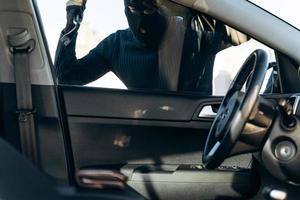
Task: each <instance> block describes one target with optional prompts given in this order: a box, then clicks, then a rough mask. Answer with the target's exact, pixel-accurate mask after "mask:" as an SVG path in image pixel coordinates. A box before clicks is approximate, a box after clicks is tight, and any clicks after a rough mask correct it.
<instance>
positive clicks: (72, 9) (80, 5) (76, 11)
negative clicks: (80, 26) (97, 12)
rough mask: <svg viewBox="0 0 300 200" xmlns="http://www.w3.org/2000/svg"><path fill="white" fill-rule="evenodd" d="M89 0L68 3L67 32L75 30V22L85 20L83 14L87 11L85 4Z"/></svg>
mask: <svg viewBox="0 0 300 200" xmlns="http://www.w3.org/2000/svg"><path fill="white" fill-rule="evenodd" d="M86 2H87V0H68V1H67V9H66V10H67V24H66V27H65V29H64V31H65V32H67V31H69V30H71V29H72V28H74V26H75V24H74V20H76V21H77V22H79V23H80V22H81V20H82V18H83V12H84V10H85V4H86Z"/></svg>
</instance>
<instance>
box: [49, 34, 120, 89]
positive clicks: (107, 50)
mask: <svg viewBox="0 0 300 200" xmlns="http://www.w3.org/2000/svg"><path fill="white" fill-rule="evenodd" d="M76 38H77V33H76V34H75V35H73V36H72V38H71V42H70V43H69V44H68V45H64V44H63V42H62V41H59V42H58V46H57V49H56V55H55V63H54V67H55V72H56V75H57V78H58V80H59V82H60V83H62V84H75V85H84V84H87V83H89V82H92V81H94V80H97V79H98V78H100V77H101V76H103V75H104V74H105V73H107V72H109V71H110V70H111V57H112V54H113V51H114V48H115V35H114V34H111V35H110V36H108V37H107V38H105V39H104V40H103V41H101V42H100V43H99V44H98V45H97V47H96V48H94V49H92V50H91V51H90V52H89V53H88V54H87V55H86V56H84V57H83V58H81V59H77V58H76V52H75V47H76Z"/></svg>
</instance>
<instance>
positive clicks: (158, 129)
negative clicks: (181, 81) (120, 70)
mask: <svg viewBox="0 0 300 200" xmlns="http://www.w3.org/2000/svg"><path fill="white" fill-rule="evenodd" d="M52 75H53V76H54V77H55V74H54V73H53V74H52ZM55 87H56V88H57V95H58V96H57V97H58V103H59V105H60V110H59V111H60V113H61V115H60V117H61V122H62V124H61V125H62V126H63V136H64V137H63V140H64V147H65V151H66V154H65V155H66V160H67V166H68V167H67V168H68V174H69V179H70V180H71V183H72V184H75V185H79V186H81V187H87V188H90V189H91V188H93V186H91V185H89V184H87V183H89V182H90V181H92V182H93V181H95V180H96V181H100V182H101V187H104V188H108V189H109V188H115V187H118V188H119V189H120V188H121V187H119V186H116V184H110V183H109V184H107V182H109V181H111V180H113V181H116V180H115V178H116V176H118V175H124V176H125V177H126V184H127V185H128V186H129V187H131V188H133V189H134V190H136V191H137V192H138V193H140V194H142V195H143V196H144V197H146V198H148V199H201V198H203V199H215V198H231V197H232V198H234V197H245V196H247V195H251V194H252V193H254V192H255V190H256V189H258V187H259V186H258V184H257V183H258V180H257V179H256V178H257V177H255V176H253V172H252V171H251V155H249V154H248V155H243V156H235V157H233V158H230V159H228V160H226V161H225V163H224V164H223V166H222V167H220V168H219V169H216V170H206V169H205V168H204V166H203V165H202V152H203V148H204V145H205V141H206V137H207V135H208V133H209V130H210V127H211V125H212V122H213V119H214V115H215V113H216V112H217V109H218V105H219V104H220V103H221V101H222V95H224V93H223V94H222V93H220V94H219V95H220V96H215V95H206V96H203V95H201V94H199V93H191V92H167V91H149V90H144V89H135V90H123V89H111V88H99V87H98V88H95V87H86V86H79V85H63V84H56V85H55ZM87 170H89V172H92V174H91V173H90V174H89V175H88V176H87V175H86V174H85V172H87ZM107 172H111V173H109V174H110V175H106V176H103V173H107ZM99 173H100V178H99ZM82 174H83V175H82ZM79 175H81V176H79ZM78 177H79V179H78ZM82 180H86V182H87V183H86V182H84V181H83V182H82ZM118 181H120V180H119V179H118V180H117V181H116V182H118ZM124 182H125V181H124ZM98 183H99V182H98ZM253 185H257V187H253ZM249 188H251V189H250V190H249Z"/></svg>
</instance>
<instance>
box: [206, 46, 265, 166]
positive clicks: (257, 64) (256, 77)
mask: <svg viewBox="0 0 300 200" xmlns="http://www.w3.org/2000/svg"><path fill="white" fill-rule="evenodd" d="M267 70H268V55H267V53H266V52H265V51H264V50H261V49H258V50H255V51H254V52H253V53H251V55H250V56H249V57H248V58H247V60H246V61H245V62H244V64H243V65H242V67H241V69H240V70H239V72H238V74H237V75H236V77H235V78H234V80H233V82H232V83H231V85H230V87H229V89H228V91H227V94H226V95H225V97H224V99H223V102H222V103H221V106H220V108H219V110H218V113H217V115H216V117H215V119H214V122H213V124H212V127H211V129H210V132H209V135H208V138H207V140H206V144H205V148H204V152H203V156H202V161H203V164H204V165H205V166H206V168H208V169H213V168H216V167H218V166H220V164H221V163H222V162H223V161H224V160H225V159H226V158H227V157H228V156H229V155H230V152H231V151H232V149H233V147H234V145H235V144H236V142H237V140H238V138H239V135H240V134H241V133H242V131H243V129H244V126H245V124H246V122H247V121H248V120H249V118H250V116H251V113H252V111H253V109H254V108H255V106H256V105H257V103H258V98H259V92H260V89H261V86H262V84H263V81H264V78H265V74H266V72H267ZM248 79H249V80H248ZM246 82H247V84H246V89H245V92H242V88H243V86H244V85H245V83H246ZM248 83H249V84H248Z"/></svg>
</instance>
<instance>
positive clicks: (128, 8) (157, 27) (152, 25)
mask: <svg viewBox="0 0 300 200" xmlns="http://www.w3.org/2000/svg"><path fill="white" fill-rule="evenodd" d="M124 5H125V15H126V17H127V21H128V25H129V27H130V29H131V31H132V33H133V34H134V36H135V37H136V39H137V40H138V41H140V42H141V43H143V44H144V45H146V46H158V45H159V43H160V41H161V39H162V37H163V35H164V32H165V30H166V26H167V25H166V24H167V23H166V17H165V16H164V15H162V14H160V13H159V12H158V11H157V10H155V11H154V12H152V13H150V14H149V13H147V10H148V8H147V7H145V6H144V5H143V3H142V0H124Z"/></svg>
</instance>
